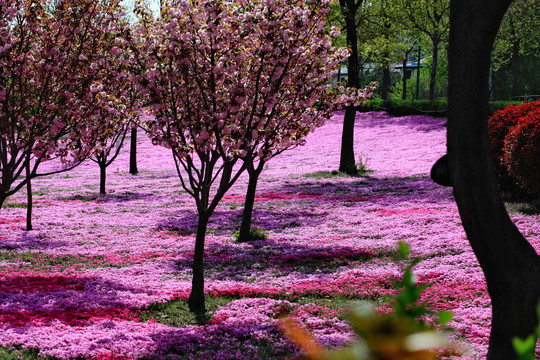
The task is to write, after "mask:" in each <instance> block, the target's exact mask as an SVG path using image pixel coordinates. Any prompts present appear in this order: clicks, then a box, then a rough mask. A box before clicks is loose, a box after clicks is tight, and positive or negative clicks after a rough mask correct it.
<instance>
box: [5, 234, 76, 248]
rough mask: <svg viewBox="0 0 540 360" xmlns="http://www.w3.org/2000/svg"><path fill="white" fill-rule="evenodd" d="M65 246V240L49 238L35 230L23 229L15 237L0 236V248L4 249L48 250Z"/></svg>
mask: <svg viewBox="0 0 540 360" xmlns="http://www.w3.org/2000/svg"><path fill="white" fill-rule="evenodd" d="M63 246H67V242H65V241H59V240H51V239H49V238H47V237H46V236H45V235H43V234H40V233H35V232H26V231H24V232H23V233H22V234H21V235H20V236H18V237H17V238H15V239H2V238H0V249H4V250H20V249H39V250H50V249H56V248H59V247H63Z"/></svg>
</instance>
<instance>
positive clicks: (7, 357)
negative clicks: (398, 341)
mask: <svg viewBox="0 0 540 360" xmlns="http://www.w3.org/2000/svg"><path fill="white" fill-rule="evenodd" d="M33 359H40V360H57V359H58V358H57V357H54V356H49V355H46V356H43V355H39V349H20V348H18V347H9V348H0V360H33Z"/></svg>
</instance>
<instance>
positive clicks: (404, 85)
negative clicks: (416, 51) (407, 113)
mask: <svg viewBox="0 0 540 360" xmlns="http://www.w3.org/2000/svg"><path fill="white" fill-rule="evenodd" d="M408 54H409V53H408V52H407V53H405V60H403V64H402V65H403V77H402V78H401V82H402V84H403V92H402V93H401V100H407V55H408Z"/></svg>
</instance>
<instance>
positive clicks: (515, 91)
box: [511, 41, 520, 99]
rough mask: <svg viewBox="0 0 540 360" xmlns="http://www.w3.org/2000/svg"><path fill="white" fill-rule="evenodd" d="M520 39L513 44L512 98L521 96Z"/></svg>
mask: <svg viewBox="0 0 540 360" xmlns="http://www.w3.org/2000/svg"><path fill="white" fill-rule="evenodd" d="M519 66H520V64H519V41H516V42H514V45H513V46H512V95H511V97H512V99H515V98H517V96H519Z"/></svg>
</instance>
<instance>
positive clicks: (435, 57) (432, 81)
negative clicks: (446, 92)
mask: <svg viewBox="0 0 540 360" xmlns="http://www.w3.org/2000/svg"><path fill="white" fill-rule="evenodd" d="M431 60H432V61H431V74H430V77H429V100H430V101H431V100H433V99H435V86H436V85H437V63H438V61H439V40H433V47H432V49H431ZM418 70H420V69H418Z"/></svg>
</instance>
